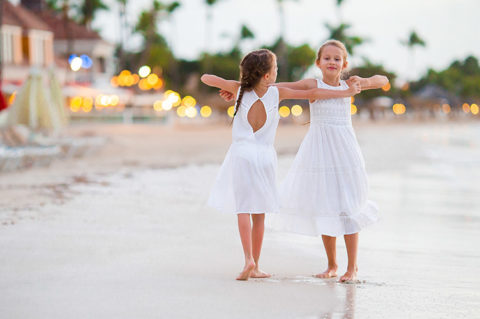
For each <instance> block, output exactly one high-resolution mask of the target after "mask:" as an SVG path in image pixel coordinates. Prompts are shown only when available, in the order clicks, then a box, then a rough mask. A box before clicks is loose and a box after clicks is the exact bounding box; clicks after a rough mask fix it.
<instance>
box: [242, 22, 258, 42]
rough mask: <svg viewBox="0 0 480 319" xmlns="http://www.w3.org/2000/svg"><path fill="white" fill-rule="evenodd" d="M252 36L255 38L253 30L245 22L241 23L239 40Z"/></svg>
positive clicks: (251, 37)
mask: <svg viewBox="0 0 480 319" xmlns="http://www.w3.org/2000/svg"><path fill="white" fill-rule="evenodd" d="M253 38H255V35H254V34H253V32H252V31H251V30H250V29H249V28H248V27H247V26H246V25H245V24H243V25H242V29H241V30H240V40H244V39H253Z"/></svg>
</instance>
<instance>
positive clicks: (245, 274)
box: [237, 260, 255, 280]
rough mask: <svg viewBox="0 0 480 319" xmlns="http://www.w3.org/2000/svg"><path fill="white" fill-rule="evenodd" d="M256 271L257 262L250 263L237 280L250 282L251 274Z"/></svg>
mask: <svg viewBox="0 0 480 319" xmlns="http://www.w3.org/2000/svg"><path fill="white" fill-rule="evenodd" d="M254 269H255V262H254V261H253V260H252V261H249V262H248V263H246V264H245V267H243V270H242V272H241V273H240V274H239V275H238V277H237V280H248V278H249V277H250V275H251V273H252V272H253V270H254Z"/></svg>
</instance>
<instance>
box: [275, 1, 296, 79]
mask: <svg viewBox="0 0 480 319" xmlns="http://www.w3.org/2000/svg"><path fill="white" fill-rule="evenodd" d="M286 1H287V0H277V9H278V20H279V23H280V37H279V39H278V46H277V50H276V52H275V53H276V54H277V58H278V69H279V72H278V77H279V79H280V80H284V81H285V80H286V79H287V78H288V73H287V72H288V58H287V43H286V42H285V30H286V24H287V23H286V18H285V10H284V9H285V8H284V4H285V2H286ZM289 1H298V0H289Z"/></svg>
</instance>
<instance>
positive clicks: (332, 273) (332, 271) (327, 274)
mask: <svg viewBox="0 0 480 319" xmlns="http://www.w3.org/2000/svg"><path fill="white" fill-rule="evenodd" d="M337 268H338V267H337V266H332V267H330V266H328V268H327V270H325V271H324V272H322V273H321V274H316V275H315V276H314V277H315V278H322V279H327V278H334V277H337Z"/></svg>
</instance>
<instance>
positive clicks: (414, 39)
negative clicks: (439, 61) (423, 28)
mask: <svg viewBox="0 0 480 319" xmlns="http://www.w3.org/2000/svg"><path fill="white" fill-rule="evenodd" d="M401 43H402V44H403V45H406V46H407V47H409V48H414V47H416V46H420V47H424V46H426V43H425V40H423V39H422V38H420V36H419V35H418V34H417V32H415V31H411V32H410V35H409V36H408V40H407V41H403V42H401Z"/></svg>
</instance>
